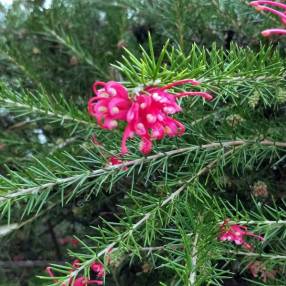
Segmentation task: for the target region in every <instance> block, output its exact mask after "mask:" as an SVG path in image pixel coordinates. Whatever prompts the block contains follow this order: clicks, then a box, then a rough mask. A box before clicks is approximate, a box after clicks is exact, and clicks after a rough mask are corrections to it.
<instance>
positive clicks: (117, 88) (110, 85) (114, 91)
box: [105, 81, 128, 98]
mask: <svg viewBox="0 0 286 286" xmlns="http://www.w3.org/2000/svg"><path fill="white" fill-rule="evenodd" d="M105 89H106V91H107V93H108V94H110V95H111V96H119V97H122V98H128V91H127V89H126V88H125V87H124V86H123V85H122V84H120V83H118V82H116V81H109V82H107V83H106V85H105Z"/></svg>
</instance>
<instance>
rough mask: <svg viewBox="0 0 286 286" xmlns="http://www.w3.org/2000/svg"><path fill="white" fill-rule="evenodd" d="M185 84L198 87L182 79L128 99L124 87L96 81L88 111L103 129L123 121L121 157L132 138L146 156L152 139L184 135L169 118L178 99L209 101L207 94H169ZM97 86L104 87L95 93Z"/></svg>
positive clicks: (192, 81)
mask: <svg viewBox="0 0 286 286" xmlns="http://www.w3.org/2000/svg"><path fill="white" fill-rule="evenodd" d="M187 83H191V84H193V85H199V84H200V83H199V82H198V81H196V80H193V79H185V80H180V81H176V82H173V83H170V84H168V85H165V86H163V87H157V86H148V87H146V88H145V89H144V90H143V91H142V92H140V93H138V94H137V95H136V96H135V97H133V99H132V100H131V99H130V98H129V97H128V92H127V90H126V89H125V87H124V86H123V85H121V84H119V83H116V82H113V81H109V82H107V83H103V82H96V83H95V84H94V92H95V94H96V96H95V97H93V98H91V99H90V100H89V103H88V110H89V113H90V114H91V115H92V116H94V117H95V118H96V119H97V121H98V124H99V125H100V126H101V127H102V128H105V129H113V128H116V127H117V125H118V120H121V121H125V122H126V124H127V125H126V127H125V130H124V132H123V136H122V143H121V154H122V155H124V154H126V153H127V152H128V148H127V145H126V143H127V140H128V139H129V138H133V137H134V136H135V135H136V136H139V137H140V139H141V142H140V146H139V150H140V151H141V152H142V153H143V154H148V153H150V152H151V150H152V146H153V144H152V140H161V139H163V138H164V137H166V136H169V137H174V136H181V135H182V134H183V133H184V132H185V126H184V125H183V124H182V123H181V122H179V121H177V120H175V119H174V118H172V117H171V116H172V115H174V114H175V113H178V112H180V111H182V108H181V107H180V106H179V105H178V104H177V99H178V98H180V97H184V96H201V97H203V98H204V99H206V100H211V99H212V96H211V95H210V94H208V93H206V92H199V91H188V92H178V93H173V92H170V91H169V89H171V88H173V87H175V86H178V85H183V84H187ZM98 86H103V87H104V88H102V89H99V90H97V87H98ZM110 163H111V164H112V165H116V164H118V163H119V161H118V160H117V161H116V160H115V159H114V158H111V159H110ZM120 163H121V162H120ZM120 163H119V164H120Z"/></svg>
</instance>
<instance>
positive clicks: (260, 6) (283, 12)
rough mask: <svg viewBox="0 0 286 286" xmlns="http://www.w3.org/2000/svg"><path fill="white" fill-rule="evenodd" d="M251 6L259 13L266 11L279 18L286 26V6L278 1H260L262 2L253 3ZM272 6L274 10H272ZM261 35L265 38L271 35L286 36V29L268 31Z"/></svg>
mask: <svg viewBox="0 0 286 286" xmlns="http://www.w3.org/2000/svg"><path fill="white" fill-rule="evenodd" d="M249 5H250V6H253V7H255V8H256V10H257V11H266V12H270V13H272V14H274V15H276V16H278V17H279V18H280V20H281V22H282V24H283V25H286V4H283V3H281V2H276V1H263V0H260V1H252V2H250V3H249ZM269 6H270V7H269ZM271 6H272V7H274V8H271ZM277 9H280V10H277ZM261 34H262V35H263V36H264V37H269V36H271V35H286V29H283V28H274V29H267V30H264V31H262V32H261Z"/></svg>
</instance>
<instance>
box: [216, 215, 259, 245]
mask: <svg viewBox="0 0 286 286" xmlns="http://www.w3.org/2000/svg"><path fill="white" fill-rule="evenodd" d="M246 236H252V237H255V238H257V239H259V240H263V237H262V236H258V235H256V234H254V233H252V232H249V231H247V227H246V226H241V225H238V224H234V225H229V220H225V221H224V223H223V224H222V225H221V228H220V235H219V240H221V241H232V242H234V243H235V244H236V245H242V246H243V247H244V248H246V249H251V248H252V245H251V244H249V243H247V242H246V241H245V237H246Z"/></svg>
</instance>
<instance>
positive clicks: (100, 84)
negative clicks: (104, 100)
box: [92, 81, 106, 95]
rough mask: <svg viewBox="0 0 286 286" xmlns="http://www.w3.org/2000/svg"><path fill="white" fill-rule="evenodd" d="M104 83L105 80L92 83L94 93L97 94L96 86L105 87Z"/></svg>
mask: <svg viewBox="0 0 286 286" xmlns="http://www.w3.org/2000/svg"><path fill="white" fill-rule="evenodd" d="M105 84H106V83H105V82H102V81H96V82H95V83H94V84H93V86H92V88H93V92H94V94H96V95H98V89H97V87H98V86H102V87H105Z"/></svg>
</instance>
